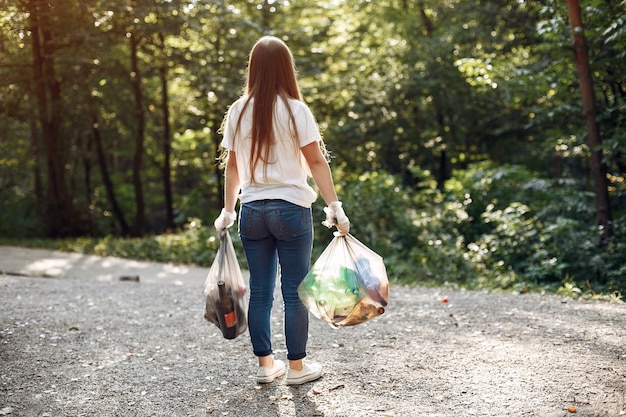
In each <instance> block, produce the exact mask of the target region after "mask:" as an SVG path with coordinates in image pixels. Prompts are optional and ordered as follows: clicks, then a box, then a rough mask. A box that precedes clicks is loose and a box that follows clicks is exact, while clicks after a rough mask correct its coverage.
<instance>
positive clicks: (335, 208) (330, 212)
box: [322, 201, 350, 236]
mask: <svg viewBox="0 0 626 417" xmlns="http://www.w3.org/2000/svg"><path fill="white" fill-rule="evenodd" d="M324 212H325V213H326V220H324V221H323V222H322V224H323V225H324V226H326V227H328V228H329V229H330V228H331V227H333V226H336V227H337V232H335V236H345V235H347V234H348V233H350V220H349V219H348V216H346V213H344V211H343V208H342V207H341V201H333V202H332V203H330V204H329V205H328V207H324Z"/></svg>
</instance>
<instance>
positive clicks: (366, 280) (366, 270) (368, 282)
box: [354, 257, 387, 307]
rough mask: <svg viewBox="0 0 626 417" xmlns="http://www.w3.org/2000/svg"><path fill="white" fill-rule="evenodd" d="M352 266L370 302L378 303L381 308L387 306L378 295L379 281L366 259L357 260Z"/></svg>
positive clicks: (379, 294) (385, 301)
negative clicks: (370, 299)
mask: <svg viewBox="0 0 626 417" xmlns="http://www.w3.org/2000/svg"><path fill="white" fill-rule="evenodd" d="M354 266H355V267H356V272H357V276H358V277H359V279H360V280H361V283H362V284H363V287H365V290H366V291H367V294H368V295H369V296H370V297H371V298H372V300H374V301H376V302H379V303H380V304H381V305H382V306H383V307H384V306H386V305H387V300H385V298H384V297H383V295H382V294H381V293H380V280H379V279H378V278H377V277H376V275H375V274H374V272H373V271H372V268H371V266H370V261H369V260H368V259H367V258H364V257H361V258H358V259H357V260H356V261H355V263H354Z"/></svg>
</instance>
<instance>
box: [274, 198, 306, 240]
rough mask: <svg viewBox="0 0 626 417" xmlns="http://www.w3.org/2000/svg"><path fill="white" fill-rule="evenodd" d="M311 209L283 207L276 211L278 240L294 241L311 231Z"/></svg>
mask: <svg viewBox="0 0 626 417" xmlns="http://www.w3.org/2000/svg"><path fill="white" fill-rule="evenodd" d="M311 223H312V220H311V209H309V208H304V207H300V206H296V205H294V206H292V207H282V208H280V209H277V210H276V226H277V228H276V230H275V235H276V238H277V239H292V238H296V237H299V236H301V235H302V234H303V233H310V232H312V230H311V226H312V225H311Z"/></svg>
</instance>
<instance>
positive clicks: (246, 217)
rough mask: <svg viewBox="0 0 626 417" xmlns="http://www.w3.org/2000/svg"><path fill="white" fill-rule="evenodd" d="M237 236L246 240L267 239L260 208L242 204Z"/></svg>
mask: <svg viewBox="0 0 626 417" xmlns="http://www.w3.org/2000/svg"><path fill="white" fill-rule="evenodd" d="M239 234H240V235H241V237H245V238H248V239H262V238H265V237H267V235H268V230H267V227H266V225H265V222H264V221H263V215H262V207H256V206H255V205H254V204H243V205H242V206H241V216H240V219H239Z"/></svg>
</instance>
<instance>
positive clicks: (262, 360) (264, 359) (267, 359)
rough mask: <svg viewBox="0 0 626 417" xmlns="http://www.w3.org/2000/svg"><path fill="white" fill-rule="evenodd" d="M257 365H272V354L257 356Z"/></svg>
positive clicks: (268, 366)
mask: <svg viewBox="0 0 626 417" xmlns="http://www.w3.org/2000/svg"><path fill="white" fill-rule="evenodd" d="M258 359H259V366H264V367H266V368H271V367H273V366H274V355H267V356H258Z"/></svg>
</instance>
